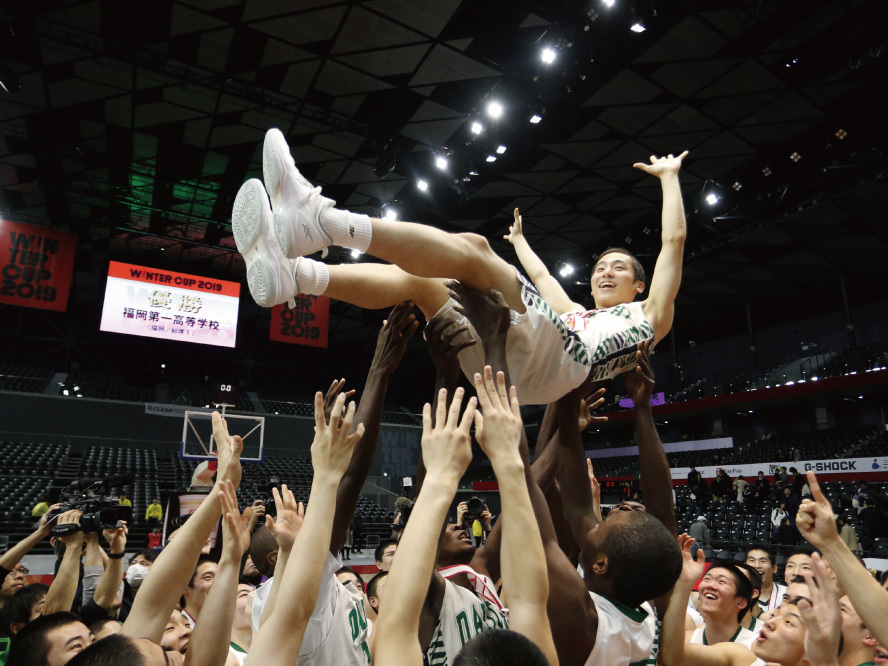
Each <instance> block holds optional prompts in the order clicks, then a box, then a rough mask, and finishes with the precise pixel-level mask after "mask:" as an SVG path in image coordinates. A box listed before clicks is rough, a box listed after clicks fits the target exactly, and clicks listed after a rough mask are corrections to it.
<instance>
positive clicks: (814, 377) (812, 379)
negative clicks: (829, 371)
mask: <svg viewBox="0 0 888 666" xmlns="http://www.w3.org/2000/svg"><path fill="white" fill-rule="evenodd" d="M818 379H820V377H818V376H817V375H814V376H813V377H811V381H812V382H816V381H817V380H818Z"/></svg>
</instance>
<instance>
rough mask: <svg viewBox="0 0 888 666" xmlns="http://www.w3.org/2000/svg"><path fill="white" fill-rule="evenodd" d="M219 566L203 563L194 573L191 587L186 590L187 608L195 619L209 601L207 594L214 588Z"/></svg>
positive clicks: (213, 563)
mask: <svg viewBox="0 0 888 666" xmlns="http://www.w3.org/2000/svg"><path fill="white" fill-rule="evenodd" d="M218 568H219V566H218V565H217V564H216V563H215V562H201V563H200V564H198V565H197V569H195V571H194V577H193V578H192V579H191V585H189V586H188V587H186V588H185V594H184V595H183V596H184V597H185V608H186V609H187V610H188V612H189V613H191V615H192V616H193V617H197V615H198V614H199V613H200V609H201V608H203V605H204V602H205V601H206V600H207V594H208V593H209V591H210V588H211V587H212V586H213V579H214V578H215V577H216V569H218Z"/></svg>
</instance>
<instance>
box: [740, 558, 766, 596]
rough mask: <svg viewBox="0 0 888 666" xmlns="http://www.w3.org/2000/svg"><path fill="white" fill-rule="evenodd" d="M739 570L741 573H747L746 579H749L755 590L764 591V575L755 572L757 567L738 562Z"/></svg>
mask: <svg viewBox="0 0 888 666" xmlns="http://www.w3.org/2000/svg"><path fill="white" fill-rule="evenodd" d="M736 565H737V568H738V569H740V570H741V571H745V572H746V577H747V578H748V579H749V583H750V585H752V589H753V590H758V591H759V592H761V591H762V575H761V574H760V573H759V572H758V571H756V570H755V567H752V566H750V565H748V564H746V562H736Z"/></svg>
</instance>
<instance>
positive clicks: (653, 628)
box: [586, 592, 660, 666]
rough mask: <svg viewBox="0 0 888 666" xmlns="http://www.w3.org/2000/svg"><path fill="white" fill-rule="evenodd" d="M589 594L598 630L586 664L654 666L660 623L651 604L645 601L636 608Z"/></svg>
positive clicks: (601, 665)
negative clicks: (596, 616)
mask: <svg viewBox="0 0 888 666" xmlns="http://www.w3.org/2000/svg"><path fill="white" fill-rule="evenodd" d="M589 595H590V596H591V597H592V602H593V603H594V604H595V608H596V609H597V611H598V632H597V633H596V634H595V647H593V648H592V652H590V653H589V656H588V658H587V659H586V666H604V665H605V664H606V665H607V666H642V665H645V666H654V665H655V664H656V663H657V654H658V653H659V645H660V623H659V622H657V618H656V611H654V608H653V606H651V604H650V603H648V602H647V601H645V602H644V603H643V604H642V605H641V606H640V607H638V608H630V607H629V606H626V605H624V604H621V603H620V602H619V601H615V600H614V599H610V598H608V597H605V596H604V595H601V594H596V593H595V592H590V593H589Z"/></svg>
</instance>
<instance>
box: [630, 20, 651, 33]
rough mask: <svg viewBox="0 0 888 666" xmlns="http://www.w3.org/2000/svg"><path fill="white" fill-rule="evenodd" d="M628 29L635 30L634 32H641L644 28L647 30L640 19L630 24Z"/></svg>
mask: <svg viewBox="0 0 888 666" xmlns="http://www.w3.org/2000/svg"><path fill="white" fill-rule="evenodd" d="M629 29H630V30H631V31H632V32H636V33H641V32H644V31H645V30H647V28H645V27H644V24H643V23H642V22H641V21H636V22H635V23H633V24H632V26H631V27H630V28H629Z"/></svg>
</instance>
